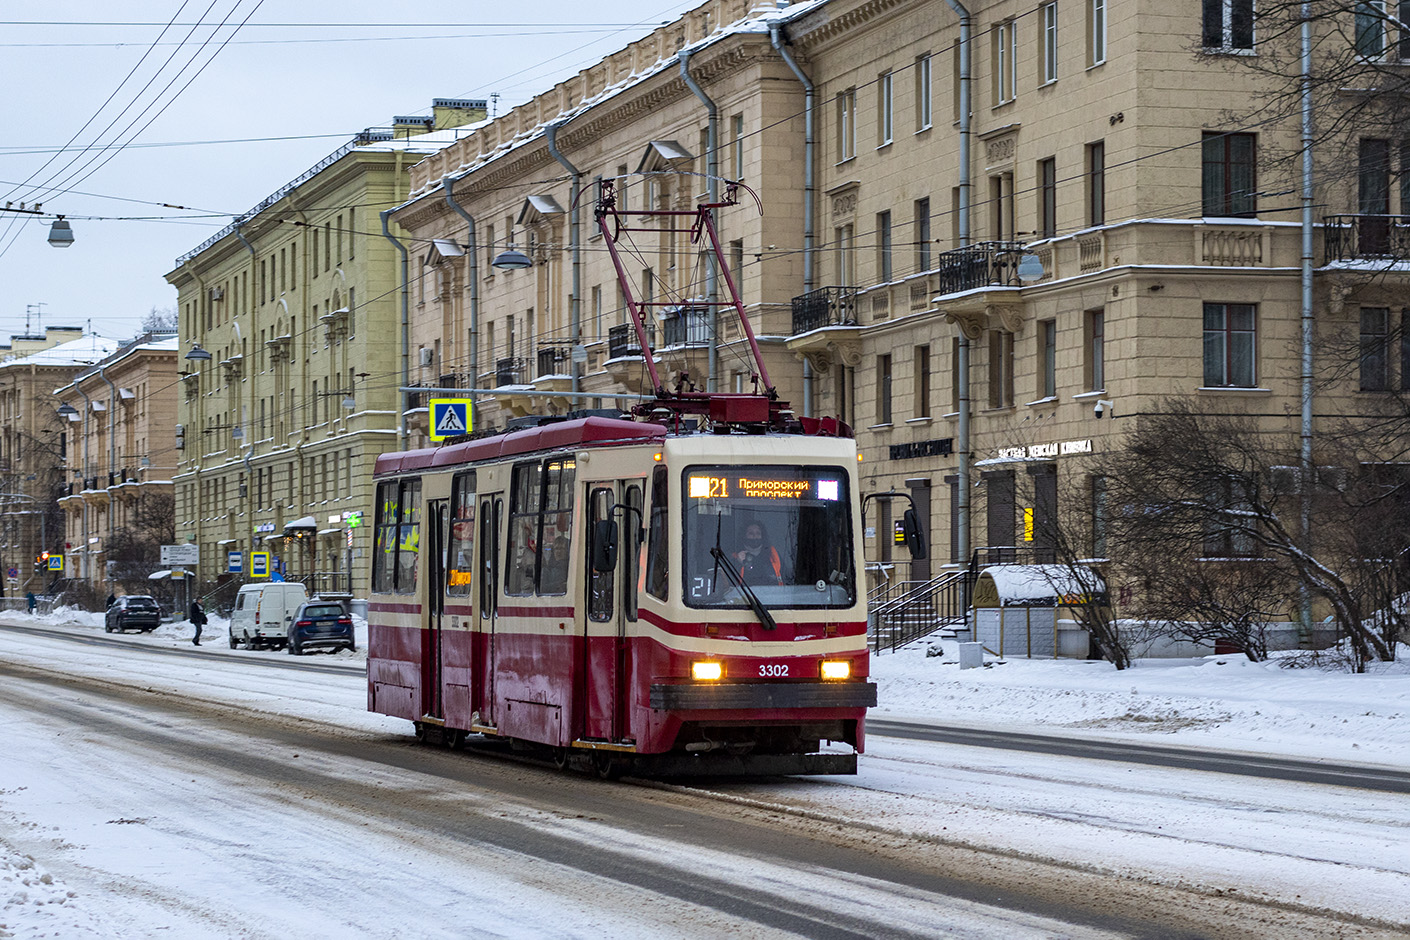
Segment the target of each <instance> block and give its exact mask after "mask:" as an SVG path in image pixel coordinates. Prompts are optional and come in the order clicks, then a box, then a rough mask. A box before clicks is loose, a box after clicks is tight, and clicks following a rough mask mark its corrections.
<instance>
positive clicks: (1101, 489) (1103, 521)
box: [1091, 476, 1111, 558]
mask: <svg viewBox="0 0 1410 940" xmlns="http://www.w3.org/2000/svg"><path fill="white" fill-rule="evenodd" d="M1091 487H1092V489H1091V503H1092V505H1091V513H1092V556H1093V557H1094V558H1105V557H1106V544H1107V542H1106V538H1107V526H1108V520H1109V519H1110V516H1111V510H1110V506H1109V502H1108V499H1107V490H1108V485H1107V478H1106V477H1104V476H1094V477H1092V478H1091Z"/></svg>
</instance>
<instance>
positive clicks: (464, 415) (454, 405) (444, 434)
mask: <svg viewBox="0 0 1410 940" xmlns="http://www.w3.org/2000/svg"><path fill="white" fill-rule="evenodd" d="M470 406H471V401H470V399H468V398H433V399H431V440H433V441H443V440H445V439H446V438H448V437H459V436H460V435H462V434H469V433H470V415H471V414H472V411H471V407H470Z"/></svg>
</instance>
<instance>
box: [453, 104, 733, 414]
mask: <svg viewBox="0 0 1410 940" xmlns="http://www.w3.org/2000/svg"><path fill="white" fill-rule="evenodd" d="M567 123H568V122H567V121H566V120H563V121H554V122H553V123H552V124H550V125H548V127H547V128H546V129H545V132H544V136H545V137H546V138H547V140H548V152H549V154H550V155H551V156H552V157H553V159H555V160H557V161H558V163H559V164H560V165H561V166H562V167H563V169H565V170H567V171H568V173H569V174H570V175H571V176H572V177H573V183H572V187H571V189H570V191H569V193H568V201H569V202H570V203H571V205H569V207H568V247H569V248H571V249H572V252H573V292H572V293H571V294H569V295H568V332H569V335H570V339H571V340H572V349H570V350H569V355H568V362H569V365H570V366H571V371H572V374H573V386H572V390H573V391H575V392H577V391H580V390H581V387H582V377H581V374H580V372H581V365H580V363H579V362H578V359H577V357H576V356H574V355H573V353H574V352H575V351H576V350H577V348H578V347H579V346H581V345H582V342H583V336H582V328H583V320H582V316H583V313H582V297H583V250H582V248H583V243H582V229H581V226H580V225H579V218H580V215H581V212H582V210H581V209H580V208H579V207H578V197H579V195H580V194H581V193H582V184H583V174H582V173H581V172H580V171H579V170H578V168H577V167H575V166H573V164H572V163H570V162H569V161H568V158H567V157H565V156H563V154H562V153H561V152H560V151H559V149H558V128H560V127H562V126H563V125H564V124H567ZM713 350H714V347H713V346H712V347H711V353H710V354H711V355H712V356H713V355H714V351H713ZM710 374H711V375H714V374H715V373H714V369H713V368H712V369H711V370H710ZM475 381H477V382H478V381H479V378H478V377H476V379H475Z"/></svg>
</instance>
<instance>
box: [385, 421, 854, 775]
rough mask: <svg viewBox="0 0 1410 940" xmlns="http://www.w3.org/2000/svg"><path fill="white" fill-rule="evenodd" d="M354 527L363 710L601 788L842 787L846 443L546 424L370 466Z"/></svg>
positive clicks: (850, 549) (847, 654) (848, 626)
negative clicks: (531, 758) (517, 751)
mask: <svg viewBox="0 0 1410 940" xmlns="http://www.w3.org/2000/svg"><path fill="white" fill-rule="evenodd" d="M375 525H376V532H375V539H376V541H375V548H374V562H373V596H372V598H371V603H370V605H369V614H368V619H369V630H370V636H369V642H368V670H367V674H368V706H369V708H370V709H371V710H372V711H375V712H380V713H383V714H386V715H394V716H397V717H401V718H406V719H410V720H411V721H414V722H416V723H417V729H418V731H419V732H421V733H423V734H425V733H428V732H429V733H434V734H436V735H437V736H440V737H443V738H445V739H447V740H452V741H454V740H458V739H459V738H460V737H461V736H463V735H464V734H465V733H474V734H482V735H492V736H499V737H501V738H505V739H510V740H512V741H515V742H528V743H532V744H535V745H541V746H543V747H545V748H548V749H551V750H552V753H553V754H554V756H555V757H556V759H557V760H559V761H560V762H565V761H573V760H574V758H577V759H578V762H582V763H586V762H588V761H591V762H593V763H595V764H596V765H597V767H598V769H599V770H601V771H603V772H612V771H615V770H623V769H631V770H632V771H633V772H637V773H647V774H653V773H654V774H662V775H669V774H694V773H700V774H706V773H711V772H726V773H739V772H744V773H790V774H796V773H854V772H855V770H856V755H857V753H858V752H860V751H861V749H862V744H863V719H864V715H865V711H866V708H867V707H868V706H870V705H873V704H875V699H876V687H875V685H874V684H872V683H870V682H868V681H867V675H868V669H867V666H868V658H867V644H866V612H865V603H866V600H865V596H864V592H863V591H862V589H861V584H860V577H859V570H860V565H859V556H858V547H859V545H860V538H861V531H860V525H861V522H860V509H859V505H858V476H857V450H856V445H855V443H854V442H853V441H852V440H851V439H849V438H837V437H820V436H812V435H803V434H776V433H770V434H763V435H741V434H730V435H720V434H707V433H681V434H677V433H668V430H667V428H666V427H665V426H663V425H661V424H655V423H645V422H640V421H629V420H621V419H616V418H607V417H587V418H580V419H576V420H569V421H561V422H558V423H553V424H547V425H544V426H541V427H534V428H529V429H525V430H519V431H514V432H510V433H506V434H502V435H499V436H496V437H490V438H484V439H480V440H474V441H468V442H464V443H458V444H451V445H448V446H443V447H439V448H435V449H428V450H419V451H410V452H405V453H400V454H386V455H384V456H382V457H381V458H380V459H379V460H378V461H377V518H376V521H375ZM760 543H762V545H760ZM825 742H836V743H840V744H846V745H850V746H851V748H850V750H848V749H841V748H836V747H833V748H831V749H828V750H823V749H822V747H821V745H822V744H823V743H825Z"/></svg>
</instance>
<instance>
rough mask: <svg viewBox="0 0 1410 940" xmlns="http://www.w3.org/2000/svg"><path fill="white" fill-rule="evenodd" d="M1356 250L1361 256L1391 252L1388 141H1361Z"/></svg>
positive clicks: (1357, 184)
mask: <svg viewBox="0 0 1410 940" xmlns="http://www.w3.org/2000/svg"><path fill="white" fill-rule="evenodd" d="M1356 177H1357V180H1356V208H1357V211H1358V212H1359V213H1360V214H1361V218H1360V219H1358V220H1357V249H1358V252H1359V253H1360V254H1361V255H1362V256H1365V255H1383V254H1388V253H1389V252H1390V218H1389V214H1390V141H1388V140H1371V139H1365V140H1362V141H1361V142H1360V147H1359V154H1358V163H1357V173H1356Z"/></svg>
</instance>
